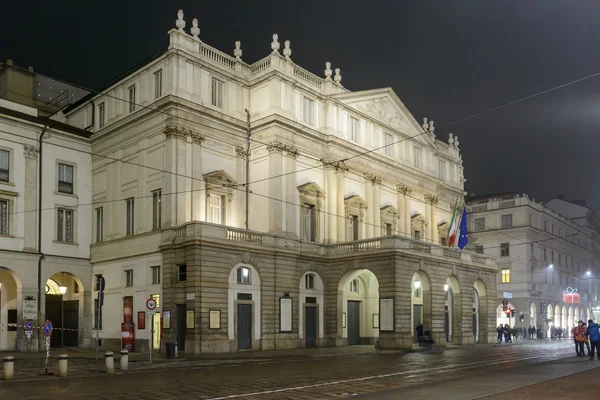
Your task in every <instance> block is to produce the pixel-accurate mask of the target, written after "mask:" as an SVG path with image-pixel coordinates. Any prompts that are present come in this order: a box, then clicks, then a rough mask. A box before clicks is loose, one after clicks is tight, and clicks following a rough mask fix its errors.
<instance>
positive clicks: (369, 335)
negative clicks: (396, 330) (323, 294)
mask: <svg viewBox="0 0 600 400" xmlns="http://www.w3.org/2000/svg"><path fill="white" fill-rule="evenodd" d="M338 310H341V312H340V315H339V316H338V318H340V320H339V322H340V323H339V325H338V327H339V328H338V337H341V338H343V339H345V341H346V342H347V344H348V345H351V346H352V345H368V344H371V345H375V344H376V342H377V339H378V338H379V281H378V280H377V277H376V276H375V274H374V273H373V272H371V271H370V270H368V269H360V270H355V271H352V272H348V273H347V274H346V275H345V276H344V277H343V278H342V279H341V280H340V283H339V286H338Z"/></svg>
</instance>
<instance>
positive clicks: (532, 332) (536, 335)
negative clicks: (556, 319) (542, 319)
mask: <svg viewBox="0 0 600 400" xmlns="http://www.w3.org/2000/svg"><path fill="white" fill-rule="evenodd" d="M523 329H525V328H523ZM527 333H528V334H529V339H541V338H542V330H541V329H540V328H537V329H536V328H535V327H534V326H533V325H530V326H529V328H527Z"/></svg>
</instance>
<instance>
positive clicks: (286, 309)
mask: <svg viewBox="0 0 600 400" xmlns="http://www.w3.org/2000/svg"><path fill="white" fill-rule="evenodd" d="M293 304H294V300H292V298H291V297H280V298H279V331H280V332H291V331H292V309H293Z"/></svg>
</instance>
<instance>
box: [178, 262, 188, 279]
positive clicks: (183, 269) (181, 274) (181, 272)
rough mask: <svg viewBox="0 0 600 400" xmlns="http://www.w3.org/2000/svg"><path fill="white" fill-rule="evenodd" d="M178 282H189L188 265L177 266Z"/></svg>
mask: <svg viewBox="0 0 600 400" xmlns="http://www.w3.org/2000/svg"><path fill="white" fill-rule="evenodd" d="M177 281H178V282H185V281H187V265H186V264H179V265H178V266H177Z"/></svg>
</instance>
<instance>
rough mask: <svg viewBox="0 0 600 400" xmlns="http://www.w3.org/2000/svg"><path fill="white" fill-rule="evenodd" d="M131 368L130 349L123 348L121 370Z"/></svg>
mask: <svg viewBox="0 0 600 400" xmlns="http://www.w3.org/2000/svg"><path fill="white" fill-rule="evenodd" d="M128 369H129V351H127V350H121V371H127V370H128Z"/></svg>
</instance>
